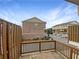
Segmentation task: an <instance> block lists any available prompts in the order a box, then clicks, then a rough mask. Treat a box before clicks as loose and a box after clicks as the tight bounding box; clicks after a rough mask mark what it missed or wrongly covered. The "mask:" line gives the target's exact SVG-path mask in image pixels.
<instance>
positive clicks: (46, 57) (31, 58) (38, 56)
mask: <svg viewBox="0 0 79 59" xmlns="http://www.w3.org/2000/svg"><path fill="white" fill-rule="evenodd" d="M20 59H66V58H65V57H63V56H62V55H60V54H58V53H57V52H51V51H43V52H36V53H28V54H23V55H22V56H21V58H20Z"/></svg>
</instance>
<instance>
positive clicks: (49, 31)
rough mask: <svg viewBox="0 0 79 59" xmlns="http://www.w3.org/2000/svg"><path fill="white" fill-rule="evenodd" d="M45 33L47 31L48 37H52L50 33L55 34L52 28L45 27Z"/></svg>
mask: <svg viewBox="0 0 79 59" xmlns="http://www.w3.org/2000/svg"><path fill="white" fill-rule="evenodd" d="M45 33H47V35H48V38H50V36H49V35H50V34H53V31H52V28H48V29H45Z"/></svg>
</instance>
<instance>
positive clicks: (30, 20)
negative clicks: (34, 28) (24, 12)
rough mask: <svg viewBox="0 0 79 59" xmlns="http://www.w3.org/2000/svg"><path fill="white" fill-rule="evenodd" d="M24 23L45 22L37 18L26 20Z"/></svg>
mask: <svg viewBox="0 0 79 59" xmlns="http://www.w3.org/2000/svg"><path fill="white" fill-rule="evenodd" d="M23 22H44V21H42V20H41V19H39V18H37V17H32V18H30V19H27V20H24V21H23Z"/></svg>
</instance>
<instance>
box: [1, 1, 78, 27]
mask: <svg viewBox="0 0 79 59" xmlns="http://www.w3.org/2000/svg"><path fill="white" fill-rule="evenodd" d="M32 17H38V18H39V19H42V20H43V21H46V22H47V25H46V27H47V28H49V27H52V26H54V25H56V24H60V23H63V22H68V21H74V20H76V21H79V16H78V15H77V6H76V5H74V4H71V3H68V2H66V1H65V0H0V18H3V19H5V20H7V21H9V22H12V23H16V24H19V25H21V22H22V21H23V20H26V19H29V18H32Z"/></svg>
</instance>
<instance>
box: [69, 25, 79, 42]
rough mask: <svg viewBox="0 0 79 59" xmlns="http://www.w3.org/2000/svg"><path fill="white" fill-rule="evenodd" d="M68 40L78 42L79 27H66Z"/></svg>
mask: <svg viewBox="0 0 79 59" xmlns="http://www.w3.org/2000/svg"><path fill="white" fill-rule="evenodd" d="M68 38H69V40H70V41H74V42H79V25H72V26H69V27H68Z"/></svg>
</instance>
